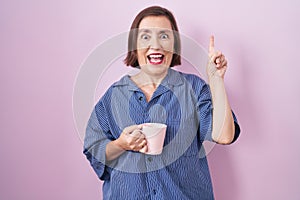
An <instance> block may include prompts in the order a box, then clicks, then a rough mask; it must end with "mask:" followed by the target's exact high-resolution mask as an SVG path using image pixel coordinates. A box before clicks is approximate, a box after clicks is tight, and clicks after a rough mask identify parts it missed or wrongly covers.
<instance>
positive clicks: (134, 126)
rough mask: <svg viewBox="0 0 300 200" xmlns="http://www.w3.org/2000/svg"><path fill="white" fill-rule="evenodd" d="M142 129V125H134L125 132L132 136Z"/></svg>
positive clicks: (125, 129)
mask: <svg viewBox="0 0 300 200" xmlns="http://www.w3.org/2000/svg"><path fill="white" fill-rule="evenodd" d="M137 129H142V125H132V126H128V127H126V128H124V130H123V132H125V133H127V134H131V133H132V132H133V131H134V130H137Z"/></svg>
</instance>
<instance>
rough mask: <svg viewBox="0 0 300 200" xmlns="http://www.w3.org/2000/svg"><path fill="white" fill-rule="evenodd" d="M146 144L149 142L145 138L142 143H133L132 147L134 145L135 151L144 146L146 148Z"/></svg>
mask: <svg viewBox="0 0 300 200" xmlns="http://www.w3.org/2000/svg"><path fill="white" fill-rule="evenodd" d="M146 144H147V142H146V140H144V141H142V142H140V143H135V144H134V145H131V147H132V150H133V151H139V150H141V149H142V148H144V147H145V145H146Z"/></svg>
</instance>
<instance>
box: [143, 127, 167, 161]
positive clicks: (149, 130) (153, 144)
mask: <svg viewBox="0 0 300 200" xmlns="http://www.w3.org/2000/svg"><path fill="white" fill-rule="evenodd" d="M166 130H167V125H165V124H161V123H145V124H142V130H141V132H142V133H143V134H144V135H145V139H146V141H147V151H145V150H144V149H142V150H141V152H142V153H145V154H150V155H159V154H161V153H162V150H163V145H164V141H165V136H166Z"/></svg>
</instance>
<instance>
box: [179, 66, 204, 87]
mask: <svg viewBox="0 0 300 200" xmlns="http://www.w3.org/2000/svg"><path fill="white" fill-rule="evenodd" d="M174 71H175V70H174ZM175 73H177V74H178V75H179V76H181V77H182V79H183V80H184V83H185V84H189V85H191V86H192V88H193V89H194V90H201V89H202V88H203V87H205V86H206V85H207V84H206V82H205V81H204V80H203V79H202V78H201V77H199V76H197V75H195V74H190V73H184V72H180V71H175Z"/></svg>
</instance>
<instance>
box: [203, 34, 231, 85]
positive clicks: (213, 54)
mask: <svg viewBox="0 0 300 200" xmlns="http://www.w3.org/2000/svg"><path fill="white" fill-rule="evenodd" d="M208 56H209V58H208V59H209V60H208V64H207V67H206V72H207V75H208V79H209V80H211V79H212V78H214V77H218V78H222V79H224V76H225V72H226V69H227V60H226V58H225V56H224V55H223V54H222V52H220V51H216V50H215V39H214V36H210V41H209V49H208Z"/></svg>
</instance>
